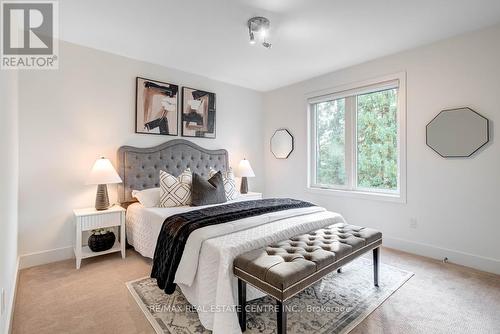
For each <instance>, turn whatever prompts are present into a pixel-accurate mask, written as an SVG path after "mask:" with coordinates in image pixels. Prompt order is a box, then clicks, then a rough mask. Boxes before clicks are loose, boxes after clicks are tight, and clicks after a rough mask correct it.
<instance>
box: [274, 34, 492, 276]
mask: <svg viewBox="0 0 500 334" xmlns="http://www.w3.org/2000/svg"><path fill="white" fill-rule="evenodd" d="M499 41H500V26H496V27H493V28H490V29H487V30H483V31H480V32H476V33H471V34H468V35H464V36H461V37H457V38H453V39H450V40H446V41H443V42H440V43H436V44H433V45H430V46H427V47H421V48H418V49H414V50H410V51H406V52H403V53H399V54H396V55H393V56H388V57H384V58H381V59H378V60H375V61H371V62H368V63H364V64H361V65H358V66H354V67H351V68H347V69H344V70H341V71H337V72H333V73H329V74H326V75H324V76H321V77H317V78H314V79H311V80H307V81H304V82H301V83H298V84H294V85H291V86H288V87H284V88H281V89H278V90H275V91H271V92H268V93H267V94H265V98H264V109H265V119H264V124H265V138H266V139H265V147H266V149H265V169H266V179H265V193H266V195H285V196H294V197H300V198H305V199H308V200H310V201H313V202H315V203H318V204H320V205H324V206H326V207H327V208H328V209H330V210H333V211H337V212H340V213H342V214H343V215H344V216H345V218H346V219H347V220H348V222H350V223H352V224H359V225H364V226H370V227H374V228H377V229H380V230H381V231H383V233H384V235H385V238H386V244H387V245H389V246H393V247H398V248H401V249H405V250H408V251H412V252H417V253H420V254H423V255H427V256H432V257H436V258H443V257H445V256H447V257H449V259H450V261H454V262H457V263H462V264H465V265H469V266H473V267H477V268H480V269H484V270H487V271H492V272H497V273H500V243H499V241H498V236H499V235H500V223H499V222H500V218H499V214H498V208H499V203H500V154H499V150H500V143H499V142H498V141H496V140H495V139H496V138H495V131H493V136H492V137H493V138H492V142H491V143H490V144H489V145H488V146H487V147H485V148H484V149H483V150H482V151H480V152H478V153H476V154H475V155H474V156H473V157H472V158H469V159H443V158H441V157H439V156H438V155H437V154H436V153H434V152H433V151H432V150H431V149H430V148H428V147H427V146H426V144H425V126H426V124H427V123H428V122H429V121H430V120H431V119H432V118H433V117H434V116H435V115H436V114H437V113H438V112H439V111H440V110H442V109H446V108H452V107H460V106H469V107H471V108H473V109H474V110H476V111H477V112H479V113H481V114H482V115H484V116H485V117H487V118H489V119H490V121H491V123H492V128H493V127H495V125H498V124H500V66H499V60H500V43H499ZM388 42H390V41H388ZM332 57H335V55H334V54H332ZM307 61H308V60H305V62H307ZM400 71H406V72H407V172H408V180H407V204H396V203H389V202H381V201H374V200H361V199H352V198H344V197H335V196H332V195H318V194H312V193H308V192H307V191H306V180H307V157H306V149H307V147H306V143H307V128H306V103H305V96H304V95H305V94H307V93H310V92H314V91H318V90H321V89H326V88H330V87H335V86H339V85H343V84H348V83H355V82H359V81H363V80H366V79H372V78H376V77H379V76H384V75H387V74H392V73H396V72H400ZM279 127H286V128H289V129H290V130H291V132H292V133H293V135H294V136H295V144H296V146H295V147H296V149H295V151H294V152H293V153H292V155H291V156H290V158H289V159H288V160H276V159H274V158H273V157H272V155H271V154H270V152H269V142H268V140H269V138H270V137H271V135H272V134H273V132H274V130H275V129H277V128H279ZM411 218H415V219H417V223H418V227H417V228H416V229H411V228H410V227H409V222H410V219H411Z"/></svg>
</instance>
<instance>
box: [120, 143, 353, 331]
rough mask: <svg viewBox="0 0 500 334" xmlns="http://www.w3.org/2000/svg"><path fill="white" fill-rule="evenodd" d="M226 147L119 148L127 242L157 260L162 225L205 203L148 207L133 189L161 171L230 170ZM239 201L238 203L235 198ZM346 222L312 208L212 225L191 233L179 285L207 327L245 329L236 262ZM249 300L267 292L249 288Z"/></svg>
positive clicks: (155, 180)
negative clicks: (239, 314) (273, 245)
mask: <svg viewBox="0 0 500 334" xmlns="http://www.w3.org/2000/svg"><path fill="white" fill-rule="evenodd" d="M228 161H229V160H228V153H227V151H226V150H207V149H204V148H202V147H200V146H198V145H196V144H194V143H192V142H189V141H186V140H182V139H176V140H171V141H168V142H166V143H164V144H161V145H159V146H155V147H151V148H137V147H130V146H124V147H121V148H120V149H119V151H118V173H119V174H120V176H121V178H122V180H123V183H122V184H120V185H119V188H118V196H119V201H120V203H121V204H122V205H123V206H124V207H127V214H126V221H127V241H128V242H129V243H130V244H131V245H132V246H133V247H134V248H135V249H136V250H137V251H138V252H139V253H140V254H142V255H143V256H145V257H149V258H152V257H153V255H154V250H155V247H156V241H157V239H158V235H159V233H160V229H161V226H162V224H163V222H164V221H165V219H166V218H168V217H169V216H171V215H174V214H177V213H181V212H186V211H190V210H198V209H200V207H175V208H145V207H143V206H142V205H141V204H139V203H136V202H135V200H134V198H133V197H132V191H133V190H142V189H147V188H153V187H158V186H159V171H160V169H161V170H164V171H166V172H168V173H171V174H173V175H178V174H180V173H181V172H182V171H184V169H186V168H191V170H192V171H193V172H197V173H199V174H201V175H202V176H206V175H208V171H209V169H210V167H212V168H214V169H216V170H227V169H228V166H229V162H228ZM235 201H238V199H237V200H235ZM339 222H344V219H343V218H342V216H341V215H339V214H337V213H333V212H329V211H326V210H325V209H324V208H321V207H317V206H312V207H304V208H297V209H290V210H285V211H278V212H272V213H266V214H262V215H259V216H254V217H248V218H245V219H240V220H237V221H233V222H228V223H224V224H219V225H213V226H207V227H203V228H200V229H197V230H195V231H194V232H192V233H191V234H190V235H189V238H188V240H187V242H186V246H185V248H184V251H183V254H182V258H181V260H180V264H179V267H178V268H177V271H176V273H175V281H174V282H175V283H176V284H177V286H178V288H179V289H180V290H181V291H182V293H183V294H184V296H185V297H186V299H187V300H188V301H189V302H190V303H191V304H192V305H194V306H196V309H197V311H198V315H199V318H200V321H201V323H202V325H203V326H204V327H206V328H207V329H210V330H212V331H213V332H214V333H215V334H217V333H240V332H241V330H240V327H239V324H238V317H237V313H236V308H235V305H237V300H236V297H237V280H236V278H235V277H234V275H233V271H232V268H233V260H234V258H235V257H237V256H238V255H240V254H243V253H245V252H247V251H250V250H253V249H257V248H259V247H263V246H264V245H267V244H270V243H273V242H277V241H279V240H283V239H287V238H290V237H293V236H295V235H298V234H303V233H307V232H309V231H311V230H314V229H319V228H323V227H326V226H329V225H331V224H335V223H339ZM247 294H248V296H247V298H249V299H252V298H257V297H260V296H262V295H263V294H262V293H260V292H258V291H257V290H251V289H250V290H249V291H248V292H247Z"/></svg>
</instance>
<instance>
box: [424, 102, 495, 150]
mask: <svg viewBox="0 0 500 334" xmlns="http://www.w3.org/2000/svg"><path fill="white" fill-rule="evenodd" d="M425 134H426V144H427V146H429V147H430V148H431V149H432V150H434V151H435V152H436V153H437V154H439V155H440V156H442V157H443V158H466V157H470V156H471V155H473V154H474V153H475V152H477V151H478V150H479V149H480V148H481V147H483V146H484V145H486V144H487V143H488V142H489V140H490V132H489V121H488V119H487V118H486V117H484V116H482V115H480V114H479V113H477V112H475V111H474V110H472V109H471V108H457V109H449V110H443V111H441V112H440V113H439V114H437V116H436V117H434V118H433V119H432V120H431V121H430V122H429V124H427V126H426V132H425Z"/></svg>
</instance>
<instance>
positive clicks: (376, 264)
mask: <svg viewBox="0 0 500 334" xmlns="http://www.w3.org/2000/svg"><path fill="white" fill-rule="evenodd" d="M379 264H380V247H377V248H375V249H374V250H373V284H375V286H378V273H379Z"/></svg>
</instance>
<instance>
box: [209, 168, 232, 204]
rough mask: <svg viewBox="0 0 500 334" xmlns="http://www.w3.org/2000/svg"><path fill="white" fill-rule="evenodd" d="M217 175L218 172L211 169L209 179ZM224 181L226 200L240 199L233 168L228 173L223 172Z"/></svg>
mask: <svg viewBox="0 0 500 334" xmlns="http://www.w3.org/2000/svg"><path fill="white" fill-rule="evenodd" d="M215 174H217V171H216V170H215V169H213V168H211V167H210V171H209V172H208V177H212V176H214V175H215ZM222 181H223V182H224V190H225V192H226V198H227V200H228V201H230V200H233V199H237V198H238V197H240V192H239V191H238V189H237V188H236V180H235V179H234V173H233V169H232V168H229V170H228V171H226V172H222Z"/></svg>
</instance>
